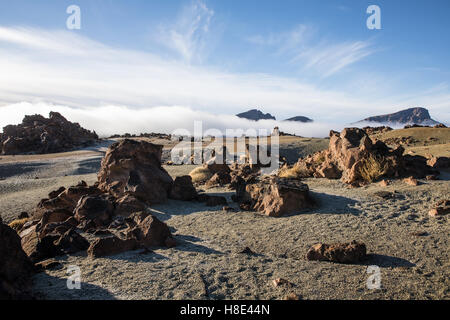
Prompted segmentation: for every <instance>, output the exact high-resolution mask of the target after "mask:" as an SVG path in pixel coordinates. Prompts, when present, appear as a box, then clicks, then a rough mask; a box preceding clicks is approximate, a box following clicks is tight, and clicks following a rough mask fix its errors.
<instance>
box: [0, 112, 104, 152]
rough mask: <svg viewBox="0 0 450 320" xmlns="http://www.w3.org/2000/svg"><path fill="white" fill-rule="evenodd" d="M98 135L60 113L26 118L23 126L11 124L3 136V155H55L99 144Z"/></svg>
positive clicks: (5, 128) (0, 141) (1, 148)
mask: <svg viewBox="0 0 450 320" xmlns="http://www.w3.org/2000/svg"><path fill="white" fill-rule="evenodd" d="M97 140H98V136H97V134H96V133H95V132H91V131H89V130H86V129H84V128H82V127H81V126H80V125H79V124H78V123H72V122H70V121H68V120H67V119H65V118H64V117H63V116H62V115H61V114H59V113H57V112H50V116H49V118H44V117H43V116H41V115H34V116H25V118H24V119H23V121H22V123H21V124H18V125H8V126H6V127H4V128H3V134H2V135H1V136H0V152H1V153H2V154H23V153H52V152H61V151H66V150H71V149H73V148H76V147H81V146H88V145H90V144H93V143H95V142H96V141H97Z"/></svg>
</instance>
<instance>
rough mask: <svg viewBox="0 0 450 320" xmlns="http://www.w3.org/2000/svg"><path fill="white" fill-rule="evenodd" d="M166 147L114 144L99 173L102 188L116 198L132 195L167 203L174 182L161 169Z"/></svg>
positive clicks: (106, 155) (147, 144)
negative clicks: (163, 152)
mask: <svg viewBox="0 0 450 320" xmlns="http://www.w3.org/2000/svg"><path fill="white" fill-rule="evenodd" d="M162 148H163V147H162V145H156V144H152V143H149V142H145V141H135V140H129V139H125V140H122V141H120V142H117V143H115V144H113V145H111V146H110V147H109V149H108V151H107V152H106V154H105V157H104V158H103V160H102V164H101V168H100V171H99V173H98V182H99V186H98V188H99V189H100V190H101V191H103V192H107V193H109V194H111V195H113V196H115V197H116V198H120V197H122V196H124V195H126V194H128V195H132V196H134V197H135V198H137V199H140V200H142V201H144V202H146V203H148V204H156V203H161V202H164V201H166V200H167V197H168V195H169V192H170V188H171V187H172V183H173V180H172V177H171V176H170V175H169V174H168V173H167V171H166V170H165V169H164V168H163V167H162V166H161V154H162Z"/></svg>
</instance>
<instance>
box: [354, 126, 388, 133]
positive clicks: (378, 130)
mask: <svg viewBox="0 0 450 320" xmlns="http://www.w3.org/2000/svg"><path fill="white" fill-rule="evenodd" d="M362 129H363V130H364V131H365V132H366V133H367V134H368V135H374V134H379V133H385V132H389V131H392V130H394V129H392V128H391V127H388V126H379V127H370V126H367V127H364V128H362Z"/></svg>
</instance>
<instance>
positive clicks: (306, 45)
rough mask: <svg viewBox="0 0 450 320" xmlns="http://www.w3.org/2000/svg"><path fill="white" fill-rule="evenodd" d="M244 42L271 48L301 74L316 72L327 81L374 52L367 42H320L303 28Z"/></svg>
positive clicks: (310, 29)
mask: <svg viewBox="0 0 450 320" xmlns="http://www.w3.org/2000/svg"><path fill="white" fill-rule="evenodd" d="M246 40H247V41H248V42H250V43H253V44H255V45H264V46H272V47H274V52H275V53H276V54H278V55H280V54H283V55H285V56H286V58H287V61H288V62H289V63H291V64H295V65H297V66H298V67H299V69H300V70H302V71H305V70H310V71H313V72H316V74H318V75H319V76H320V77H329V76H331V75H333V74H335V73H337V72H339V71H341V70H342V69H344V68H345V67H347V66H350V65H351V64H353V63H356V62H358V61H360V60H361V59H363V58H365V57H367V56H369V55H371V54H372V53H373V52H375V50H374V49H373V43H372V42H371V41H347V42H341V43H333V42H331V41H328V40H323V39H320V38H319V35H318V32H317V30H316V29H315V28H313V27H310V26H306V25H298V26H296V27H295V28H293V29H292V30H290V31H285V32H279V33H270V34H268V35H265V36H263V35H256V36H252V37H248V38H247V39H246Z"/></svg>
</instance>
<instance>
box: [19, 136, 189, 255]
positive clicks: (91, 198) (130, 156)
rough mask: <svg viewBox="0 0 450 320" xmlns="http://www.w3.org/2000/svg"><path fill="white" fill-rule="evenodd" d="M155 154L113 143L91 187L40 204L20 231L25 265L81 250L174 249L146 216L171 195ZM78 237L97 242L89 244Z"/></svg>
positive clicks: (141, 146) (156, 150)
mask: <svg viewBox="0 0 450 320" xmlns="http://www.w3.org/2000/svg"><path fill="white" fill-rule="evenodd" d="M161 149H162V146H160V145H154V144H151V143H148V142H143V141H133V140H128V139H126V140H123V141H121V142H118V143H115V144H113V145H112V146H111V147H110V148H109V149H108V151H107V152H106V155H105V157H104V158H103V160H102V163H101V169H100V171H99V173H98V181H97V182H96V183H95V184H94V185H91V186H89V185H87V184H86V183H85V182H83V181H82V182H80V183H79V184H78V185H76V186H72V187H69V188H67V189H66V188H64V187H61V188H59V189H58V190H55V191H53V192H51V193H50V194H49V196H48V198H46V199H42V200H41V201H40V202H39V204H38V205H37V207H36V208H35V210H34V212H33V213H32V217H31V219H30V221H28V222H27V223H25V224H24V225H23V227H22V229H21V230H20V237H21V243H22V247H23V249H24V251H25V253H26V254H27V255H28V257H29V258H30V259H31V261H33V262H34V263H36V262H38V261H42V260H44V259H48V258H51V257H54V256H58V255H61V254H71V253H75V252H79V251H86V250H87V252H88V254H89V255H90V256H93V257H98V256H103V255H112V254H117V253H119V252H123V251H128V250H132V249H137V248H147V247H152V246H167V247H172V246H174V245H175V244H176V243H175V240H174V238H173V237H172V235H171V233H170V230H169V228H168V226H167V225H166V224H165V223H163V222H161V221H159V220H158V219H157V218H156V217H154V216H153V215H151V214H149V213H148V212H146V208H147V206H148V205H152V204H156V203H161V202H164V201H166V200H167V199H168V197H169V196H170V195H171V194H173V195H174V194H176V189H174V190H172V185H173V183H174V182H173V180H172V178H171V177H170V175H169V174H168V173H167V172H166V171H165V170H164V168H162V166H161ZM191 185H192V183H191ZM182 191H183V192H184V190H182ZM83 233H87V234H91V235H92V236H100V237H99V238H98V239H96V240H95V241H93V242H92V241H88V240H87V239H86V238H85V237H84V236H83V235H82V234H83Z"/></svg>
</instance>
